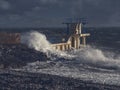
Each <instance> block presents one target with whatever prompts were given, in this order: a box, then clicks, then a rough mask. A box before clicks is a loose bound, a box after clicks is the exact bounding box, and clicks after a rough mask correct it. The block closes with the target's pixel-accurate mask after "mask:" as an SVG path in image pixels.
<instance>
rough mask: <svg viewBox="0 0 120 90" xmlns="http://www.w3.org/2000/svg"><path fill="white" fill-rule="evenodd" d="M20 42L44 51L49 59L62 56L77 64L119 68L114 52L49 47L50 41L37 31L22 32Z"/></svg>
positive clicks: (119, 60) (119, 62) (118, 58)
mask: <svg viewBox="0 0 120 90" xmlns="http://www.w3.org/2000/svg"><path fill="white" fill-rule="evenodd" d="M22 43H24V44H27V45H28V46H29V47H30V48H34V49H35V50H37V51H40V52H44V53H46V54H47V56H48V57H49V58H50V59H51V60H59V58H62V59H63V60H71V63H73V61H75V62H77V63H79V64H87V65H90V66H95V67H99V68H108V69H120V57H119V55H118V56H116V57H117V58H114V56H115V54H114V53H110V52H109V53H108V52H103V51H102V50H100V49H97V48H93V47H91V46H87V47H86V48H82V49H78V50H72V51H70V52H64V51H57V50H55V49H53V48H52V47H51V43H50V42H49V41H48V40H47V38H46V36H45V35H44V34H41V33H39V32H37V31H31V32H27V33H25V34H23V35H22ZM60 60H61V59H60Z"/></svg>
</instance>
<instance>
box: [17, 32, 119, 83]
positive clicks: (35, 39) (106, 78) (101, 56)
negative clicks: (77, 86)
mask: <svg viewBox="0 0 120 90" xmlns="http://www.w3.org/2000/svg"><path fill="white" fill-rule="evenodd" d="M22 42H23V43H24V44H27V45H28V46H29V47H30V48H34V49H35V50H37V51H40V52H45V53H46V54H49V55H48V56H49V57H50V60H48V61H37V62H33V63H28V64H27V65H26V66H24V67H23V68H21V69H17V70H21V71H26V72H33V73H34V72H35V73H36V72H37V73H46V74H52V75H59V76H64V77H72V78H80V79H82V80H86V81H92V82H94V83H96V82H97V83H102V84H104V83H106V84H111V85H113V84H114V85H120V82H119V81H120V75H119V73H116V74H114V73H115V72H118V71H119V70H120V57H119V56H120V55H117V56H116V54H115V53H110V52H107V51H105V52H104V51H103V50H100V49H97V48H93V47H91V46H87V47H86V48H83V49H78V50H72V51H70V52H62V51H56V50H54V49H52V48H51V46H50V43H49V41H47V38H46V36H45V35H43V34H41V33H39V32H36V31H32V32H28V33H25V34H23V35H22ZM60 57H61V58H62V59H60Z"/></svg>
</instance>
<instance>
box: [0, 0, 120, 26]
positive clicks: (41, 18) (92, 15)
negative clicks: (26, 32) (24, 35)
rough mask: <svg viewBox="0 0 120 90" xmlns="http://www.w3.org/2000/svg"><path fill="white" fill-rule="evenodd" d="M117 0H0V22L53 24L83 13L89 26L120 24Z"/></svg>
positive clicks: (10, 24)
mask: <svg viewBox="0 0 120 90" xmlns="http://www.w3.org/2000/svg"><path fill="white" fill-rule="evenodd" d="M119 4H120V0H0V26H1V27H2V26H3V27H4V26H20V27H22V26H24V27H25V26H26V27H27V26H28V27H29V26H33V27H39V26H40V25H41V26H56V25H59V24H60V22H62V21H64V19H66V18H69V17H71V18H78V17H85V18H87V19H88V22H89V23H90V24H91V25H92V26H95V25H96V26H100V25H109V26H111V25H114V26H115V25H117V26H119V25H120V12H119V8H120V6H119Z"/></svg>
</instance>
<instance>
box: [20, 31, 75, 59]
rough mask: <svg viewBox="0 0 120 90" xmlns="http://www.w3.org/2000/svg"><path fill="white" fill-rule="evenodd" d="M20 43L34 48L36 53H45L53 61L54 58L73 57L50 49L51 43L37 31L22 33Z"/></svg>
mask: <svg viewBox="0 0 120 90" xmlns="http://www.w3.org/2000/svg"><path fill="white" fill-rule="evenodd" d="M21 41H22V43H23V44H26V45H28V46H29V47H30V48H34V49H35V50H37V51H40V52H44V53H46V55H47V57H48V58H51V59H53V60H55V59H56V57H57V58H58V57H60V58H61V57H64V58H68V59H70V58H72V57H73V56H72V55H69V54H67V53H66V52H63V51H58V50H55V49H54V48H52V47H51V43H50V42H49V41H48V40H47V38H46V36H45V35H44V34H42V33H40V32H38V31H31V32H27V33H23V34H22V37H21Z"/></svg>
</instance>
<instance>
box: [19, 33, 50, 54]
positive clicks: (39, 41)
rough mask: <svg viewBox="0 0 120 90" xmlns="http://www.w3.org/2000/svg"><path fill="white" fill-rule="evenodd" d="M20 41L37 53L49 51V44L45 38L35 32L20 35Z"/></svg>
mask: <svg viewBox="0 0 120 90" xmlns="http://www.w3.org/2000/svg"><path fill="white" fill-rule="evenodd" d="M21 41H22V43H24V44H26V45H28V46H29V47H30V48H34V49H35V50H37V51H42V52H47V51H48V50H51V47H50V43H49V42H48V41H47V39H46V36H45V35H44V34H41V33H39V32H37V31H31V32H27V33H24V34H22V37H21Z"/></svg>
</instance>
